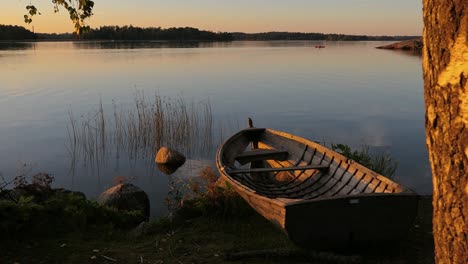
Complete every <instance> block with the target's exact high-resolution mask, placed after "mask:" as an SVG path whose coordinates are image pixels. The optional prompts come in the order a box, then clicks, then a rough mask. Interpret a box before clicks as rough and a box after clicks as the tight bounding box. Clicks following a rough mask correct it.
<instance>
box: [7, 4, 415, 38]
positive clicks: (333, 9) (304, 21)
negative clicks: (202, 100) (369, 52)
mask: <svg viewBox="0 0 468 264" xmlns="http://www.w3.org/2000/svg"><path fill="white" fill-rule="evenodd" d="M30 2H31V3H32V4H35V5H36V7H38V9H39V11H40V12H41V13H42V15H41V16H37V17H35V18H34V20H33V23H32V24H31V25H25V24H24V22H23V15H24V14H25V12H26V10H25V6H26V5H28V4H29V3H30ZM0 10H1V11H0V24H13V25H22V26H25V27H27V28H29V29H31V28H32V26H34V27H35V31H36V32H57V33H61V32H71V31H72V24H71V22H70V21H69V20H68V17H67V15H66V12H65V11H63V10H62V12H60V13H59V14H54V12H53V5H52V2H51V0H31V1H30V0H2V4H1V9H0ZM130 24H132V25H134V26H141V27H150V26H153V27H158V26H160V27H163V28H166V27H180V26H191V27H197V28H200V29H206V30H212V31H228V32H236V31H242V32H265V31H296V32H297V31H300V32H323V33H343V34H367V35H421V34H422V3H421V1H420V0H392V1H388V0H385V1H384V0H287V1H279V0H276V1H272V0H235V1H229V2H228V1H220V0H132V1H116V0H95V9H94V16H93V17H92V18H91V20H89V25H90V26H91V27H99V26H102V25H130Z"/></svg>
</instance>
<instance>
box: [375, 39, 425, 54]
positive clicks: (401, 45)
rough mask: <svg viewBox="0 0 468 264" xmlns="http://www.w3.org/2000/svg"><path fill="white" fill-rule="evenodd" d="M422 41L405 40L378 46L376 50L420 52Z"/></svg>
mask: <svg viewBox="0 0 468 264" xmlns="http://www.w3.org/2000/svg"><path fill="white" fill-rule="evenodd" d="M422 48H423V40H422V38H418V39H411V40H405V41H401V42H397V43H393V44H390V45H385V46H379V47H376V49H389V50H406V51H414V52H422Z"/></svg>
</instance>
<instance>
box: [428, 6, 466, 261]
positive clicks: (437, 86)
mask: <svg viewBox="0 0 468 264" xmlns="http://www.w3.org/2000/svg"><path fill="white" fill-rule="evenodd" d="M423 1H424V36H423V38H424V50H423V69H424V95H425V103H426V138H427V141H426V142H427V147H428V150H429V159H430V161H431V167H432V173H433V176H432V177H433V183H434V198H433V202H432V203H433V206H434V218H433V233H434V243H435V256H436V257H435V260H436V262H437V263H447V264H448V263H450V264H453V263H463V264H465V263H466V261H467V258H468V240H467V238H468V231H467V229H468V228H467V224H468V82H467V80H468V8H467V7H468V1H467V0H423Z"/></svg>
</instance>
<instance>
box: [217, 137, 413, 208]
mask: <svg viewBox="0 0 468 264" xmlns="http://www.w3.org/2000/svg"><path fill="white" fill-rule="evenodd" d="M254 129H259V128H254ZM262 129H263V128H262ZM249 130H252V129H249V128H247V129H243V130H240V131H239V132H237V133H235V134H234V135H232V136H231V137H229V138H228V139H227V140H226V141H225V142H224V143H223V144H222V145H220V146H219V148H218V150H217V152H216V165H217V167H218V170H219V171H220V172H221V173H222V175H223V176H224V177H225V178H226V179H227V180H228V181H229V182H230V183H231V184H234V185H235V186H236V187H237V188H240V190H242V191H243V192H246V193H248V194H249V195H253V196H255V198H257V199H262V200H265V201H269V202H273V203H275V204H277V205H278V206H283V207H286V206H292V205H296V204H303V203H309V202H315V201H322V200H333V199H346V198H348V199H359V197H369V196H398V195H402V196H408V195H410V196H412V195H415V196H417V194H416V193H415V192H413V191H412V190H411V189H409V188H407V187H405V186H403V185H401V184H399V183H397V182H394V181H392V180H390V179H388V178H387V177H385V176H383V175H381V174H378V173H376V172H374V171H372V170H370V169H369V168H367V167H364V166H363V165H361V164H359V163H358V162H356V161H354V160H352V159H349V158H347V157H345V156H343V155H341V154H340V153H338V152H336V151H333V150H331V149H329V148H327V147H325V146H322V145H320V144H319V143H316V142H314V141H311V140H308V139H305V138H302V137H300V136H296V135H292V134H289V133H286V132H281V131H277V130H274V129H270V128H264V131H263V132H262V133H272V134H274V135H277V136H281V137H284V138H286V139H290V140H293V141H296V142H299V143H302V144H305V145H308V146H310V147H313V148H315V149H316V150H318V151H319V152H322V153H326V156H328V157H330V158H332V157H334V159H335V161H338V162H339V161H341V162H344V163H345V164H349V165H350V166H354V167H355V168H356V169H358V170H361V171H362V172H363V173H365V174H370V175H371V176H373V177H375V178H377V179H378V180H381V181H383V182H384V183H386V184H388V185H392V186H393V187H394V188H395V189H396V191H397V192H393V193H360V194H353V195H337V196H329V197H316V198H312V199H301V198H294V199H290V198H287V197H277V198H268V197H266V196H264V195H260V194H258V193H257V191H256V190H254V189H252V188H250V187H247V186H245V185H244V184H242V183H241V182H239V181H238V180H237V179H236V178H234V177H232V176H231V175H230V174H229V173H228V171H226V166H225V165H226V164H224V160H223V153H224V150H225V148H226V147H227V146H228V145H229V143H230V142H231V141H233V140H236V139H237V138H238V137H241V136H244V134H245V133H246V132H248V131H249ZM350 161H352V163H349V162H350Z"/></svg>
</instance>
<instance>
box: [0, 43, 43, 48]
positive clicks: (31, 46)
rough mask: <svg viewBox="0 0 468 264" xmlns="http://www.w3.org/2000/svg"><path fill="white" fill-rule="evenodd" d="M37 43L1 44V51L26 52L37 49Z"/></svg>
mask: <svg viewBox="0 0 468 264" xmlns="http://www.w3.org/2000/svg"><path fill="white" fill-rule="evenodd" d="M35 46H36V43H35V42H1V41H0V50H26V49H33V48H35Z"/></svg>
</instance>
